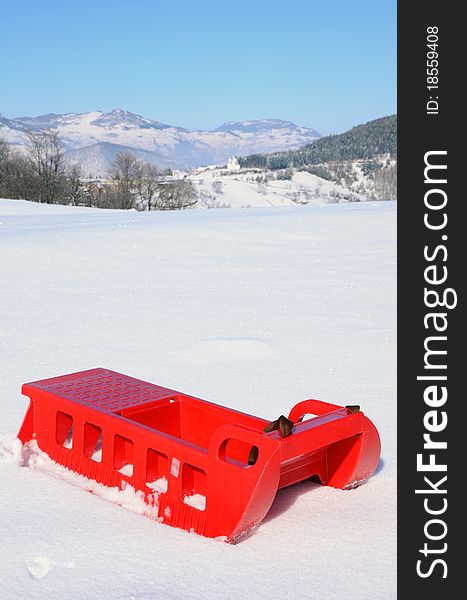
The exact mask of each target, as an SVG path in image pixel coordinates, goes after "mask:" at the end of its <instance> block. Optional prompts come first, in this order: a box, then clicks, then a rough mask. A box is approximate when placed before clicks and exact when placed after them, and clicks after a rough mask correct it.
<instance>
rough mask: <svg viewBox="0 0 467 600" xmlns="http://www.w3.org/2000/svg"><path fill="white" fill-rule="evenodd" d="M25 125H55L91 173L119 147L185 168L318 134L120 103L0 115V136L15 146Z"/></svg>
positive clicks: (69, 152) (280, 124)
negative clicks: (158, 115) (149, 111)
mask: <svg viewBox="0 0 467 600" xmlns="http://www.w3.org/2000/svg"><path fill="white" fill-rule="evenodd" d="M28 129H30V130H33V131H34V130H35V131H37V130H45V129H49V130H52V131H57V132H58V134H59V136H60V139H61V140H62V143H63V146H64V148H65V151H66V156H67V159H68V161H69V162H70V163H71V164H79V165H80V166H81V167H82V170H83V172H84V173H85V174H86V175H92V176H97V175H102V176H105V175H106V174H107V172H108V170H109V167H110V165H111V162H112V160H113V158H114V157H115V154H116V153H117V152H121V151H131V152H133V153H134V154H136V155H138V156H140V157H141V158H143V159H144V160H146V161H148V162H151V163H154V164H157V165H158V166H159V167H171V168H187V167H198V166H201V165H209V164H223V163H225V162H226V161H227V159H228V157H229V156H232V155H237V156H244V155H247V154H252V153H256V152H274V151H279V150H287V149H293V148H298V147H300V146H303V145H304V144H307V143H309V142H312V141H313V140H316V139H317V138H319V137H320V134H319V133H318V132H317V131H315V130H314V129H311V128H307V127H299V126H297V125H295V123H292V122H291V121H282V120H279V119H264V120H259V121H228V122H226V123H224V124H223V125H221V126H220V127H218V128H217V129H214V130H213V131H198V130H189V129H184V128H183V127H176V126H172V125H166V124H165V123H160V122H159V121H154V120H152V119H147V118H145V117H142V116H141V115H137V114H134V113H131V112H128V111H125V110H122V109H115V110H112V111H111V112H107V113H106V112H102V111H93V112H88V113H81V114H78V113H67V114H63V115H57V114H47V115H41V116H39V117H19V118H14V119H7V118H5V117H2V115H0V137H3V138H4V139H6V140H7V141H8V142H9V143H11V144H12V145H14V146H16V147H17V148H18V149H20V150H21V149H24V147H25V131H26V130H28Z"/></svg>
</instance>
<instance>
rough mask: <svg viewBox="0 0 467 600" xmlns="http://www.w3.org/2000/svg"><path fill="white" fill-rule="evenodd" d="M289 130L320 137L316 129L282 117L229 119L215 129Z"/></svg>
mask: <svg viewBox="0 0 467 600" xmlns="http://www.w3.org/2000/svg"><path fill="white" fill-rule="evenodd" d="M281 129H282V130H287V131H289V132H292V131H293V132H296V133H298V134H302V135H313V136H314V137H317V138H318V137H320V135H319V133H318V132H317V131H315V130H314V129H309V128H306V127H298V126H297V125H295V123H292V121H282V120H280V119H262V120H261V121H227V122H226V123H224V124H223V125H221V126H220V127H218V128H217V129H215V130H214V131H229V132H231V133H263V132H265V131H266V132H267V131H271V130H276V131H277V130H281Z"/></svg>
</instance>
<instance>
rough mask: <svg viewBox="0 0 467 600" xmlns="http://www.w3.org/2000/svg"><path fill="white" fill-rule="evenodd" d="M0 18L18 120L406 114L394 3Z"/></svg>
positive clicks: (190, 122) (318, 123) (204, 3)
mask: <svg viewBox="0 0 467 600" xmlns="http://www.w3.org/2000/svg"><path fill="white" fill-rule="evenodd" d="M0 18H1V21H2V26H1V35H0V56H1V63H2V66H1V76H0V112H2V113H3V114H4V115H5V116H7V117H15V116H25V115H28V116H36V115H39V114H44V113H47V112H55V113H63V112H87V111H90V110H103V111H109V110H112V109H113V108H124V109H126V110H130V111H132V112H136V113H139V114H142V115H144V116H146V117H149V118H153V119H156V120H159V121H162V122H165V123H170V124H174V125H180V126H183V127H187V128H196V129H213V128H215V127H217V126H218V125H220V124H222V123H223V122H224V121H232V120H245V119H261V118H281V119H290V120H292V121H294V122H296V123H297V124H299V125H304V126H309V127H314V128H316V129H317V130H318V131H320V133H323V134H327V133H337V132H340V131H344V130H346V129H348V128H349V127H352V126H353V125H356V124H358V123H362V122H365V121H368V120H370V119H373V118H376V117H380V116H384V115H387V114H391V113H394V112H395V111H396V2H395V0H378V1H375V0H368V1H366V0H365V1H363V0H353V1H350V0H348V1H345V0H337V1H331V0H328V1H326V0H321V1H320V0H288V1H287V2H278V1H276V0H256V1H254V0H250V1H249V2H247V1H244V0H228V1H227V2H221V0H216V1H211V0H193V1H189V0H172V1H169V0H166V1H165V2H162V1H160V0H152V1H151V0H133V1H130V0H126V1H123V0H112V1H109V0H94V1H93V2H91V1H89V0H81V1H80V2H70V1H66V0H61V1H55V0H43V1H41V2H38V1H36V0H29V1H24V0H16V1H15V2H4V3H2V6H1V8H0Z"/></svg>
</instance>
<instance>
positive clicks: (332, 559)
mask: <svg viewBox="0 0 467 600" xmlns="http://www.w3.org/2000/svg"><path fill="white" fill-rule="evenodd" d="M395 217H396V205H395V203H387V202H378V203H349V204H331V205H325V206H294V207H273V208H262V209H258V208H251V209H232V210H229V211H226V210H210V211H187V212H175V213H159V212H151V213H147V212H145V213H137V212H134V211H131V212H123V211H99V210H94V209H85V208H79V209H73V208H68V207H54V206H42V205H38V204H29V203H26V202H23V201H17V200H14V201H0V243H1V253H0V273H1V282H2V283H1V287H0V315H1V316H0V319H1V326H0V345H1V348H2V360H1V361H0V374H1V375H0V380H1V382H2V390H1V392H0V415H1V419H0V531H1V535H0V556H1V561H0V598H1V599H2V600H3V599H5V600H10V599H11V600H16V599H22V598H25V599H26V598H27V599H36V598H37V599H41V600H43V599H55V598H56V599H60V600H63V598H71V599H82V598H86V599H89V600H101V599H104V598H109V599H127V600H130V599H132V598H133V599H135V600H149V599H158V598H163V599H171V598H173V599H185V598H187V599H193V600H199V599H208V600H211V599H217V598H219V599H224V598H229V599H230V598H232V599H233V598H235V599H243V598H248V599H264V598H280V599H284V598H291V599H294V600H295V599H296V598H306V599H313V600H327V599H332V600H340V599H342V598H346V599H358V600H361V599H371V600H376V599H390V598H395V597H396V534H395V518H396V517H395V514H396V506H395V504H396V445H395V427H396V364H395V358H396V328H395V308H396V305H395V292H396V282H395V274H396V272H395V255H396V230H395V225H396V224H395ZM95 366H104V367H108V368H110V369H114V370H117V371H122V372H124V373H127V374H129V375H133V376H136V377H140V378H142V379H146V380H148V381H153V382H155V383H158V384H161V385H164V386H167V387H170V388H175V389H179V390H182V391H186V392H188V393H191V394H193V395H196V396H200V397H202V398H205V399H208V400H212V401H214V402H219V403H222V404H227V405H229V406H231V407H234V408H237V409H240V410H244V411H247V412H250V413H254V414H257V415H260V416H264V417H265V418H267V419H274V418H276V417H277V416H278V415H279V414H280V413H287V411H288V409H289V408H290V407H291V405H293V404H294V403H296V402H297V401H299V400H301V399H304V398H308V397H315V398H320V399H322V400H327V401H330V402H336V403H339V404H356V403H358V404H361V405H362V408H363V409H364V411H365V412H366V414H368V416H369V417H370V418H371V419H372V420H373V421H374V422H375V424H376V425H377V427H378V429H379V431H380V434H381V437H382V444H383V450H382V461H381V463H380V466H379V468H378V470H377V472H376V474H375V476H374V477H373V478H372V479H371V480H370V481H369V482H368V483H367V484H365V485H363V486H362V487H360V488H357V489H355V490H352V491H340V490H334V489H329V488H324V487H320V486H317V485H316V484H313V483H311V482H307V483H302V484H299V485H297V486H294V487H293V488H289V489H286V490H282V491H281V492H279V494H278V496H277V498H276V501H275V503H274V505H273V506H272V508H271V511H270V513H269V515H268V516H267V518H266V519H265V521H264V522H263V524H262V525H261V526H260V527H259V528H258V529H257V530H256V532H255V534H254V535H252V536H251V537H250V538H248V539H246V540H245V541H243V542H242V543H240V544H238V545H236V546H231V545H228V544H225V543H222V542H219V541H214V540H208V539H205V538H202V537H199V536H195V535H192V534H188V533H186V532H184V531H179V530H175V529H173V528H170V527H167V526H165V525H163V524H160V523H157V522H155V521H152V520H151V519H149V518H147V517H145V516H142V515H141V514H138V511H136V512H134V510H133V511H130V510H126V509H125V508H123V507H122V506H118V505H117V504H115V503H112V502H109V501H108V500H104V499H102V498H100V497H99V495H97V494H96V493H95V494H89V493H86V492H85V491H83V489H81V488H80V487H79V486H77V485H71V483H73V482H70V481H66V480H65V479H64V478H63V477H62V476H63V474H60V472H59V471H54V470H53V469H52V472H50V473H45V472H44V470H43V469H40V468H26V467H21V466H20V463H21V460H20V456H19V455H20V449H19V447H18V446H17V444H15V442H14V439H13V435H12V434H13V433H14V432H16V431H17V430H18V427H19V425H20V423H21V420H22V417H23V414H24V412H25V410H26V407H27V399H26V398H24V397H22V396H21V395H20V386H21V384H22V383H23V382H26V381H33V380H37V379H41V378H45V377H50V376H54V375H58V374H63V373H66V372H71V371H77V370H81V369H87V368H91V367H95ZM39 458H40V457H39ZM23 462H27V463H28V464H29V466H31V467H32V466H36V467H37V466H39V467H40V462H41V461H40V460H39V459H36V460H34V461H31V457H29V459H28V460H27V461H25V459H24V457H23ZM54 475H55V476H54ZM114 500H116V501H120V502H121V503H122V504H125V505H127V506H128V507H129V508H133V509H135V506H130V505H131V504H132V502H136V501H137V498H133V500H132V501H131V498H125V499H123V498H119V497H116V498H114Z"/></svg>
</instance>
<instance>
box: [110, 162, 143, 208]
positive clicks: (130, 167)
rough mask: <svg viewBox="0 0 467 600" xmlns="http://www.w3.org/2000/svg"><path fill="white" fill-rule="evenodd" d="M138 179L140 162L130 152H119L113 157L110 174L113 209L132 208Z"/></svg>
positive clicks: (139, 177)
mask: <svg viewBox="0 0 467 600" xmlns="http://www.w3.org/2000/svg"><path fill="white" fill-rule="evenodd" d="M140 179H141V163H140V161H139V160H138V159H137V158H136V156H134V155H133V154H131V152H119V153H118V154H117V155H116V157H115V161H114V166H113V173H112V180H113V182H114V186H115V187H114V190H113V196H114V201H115V204H116V206H115V208H123V209H129V208H133V207H134V204H135V197H136V195H137V193H138V186H139V181H140Z"/></svg>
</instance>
